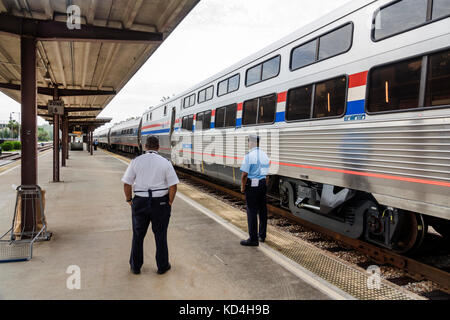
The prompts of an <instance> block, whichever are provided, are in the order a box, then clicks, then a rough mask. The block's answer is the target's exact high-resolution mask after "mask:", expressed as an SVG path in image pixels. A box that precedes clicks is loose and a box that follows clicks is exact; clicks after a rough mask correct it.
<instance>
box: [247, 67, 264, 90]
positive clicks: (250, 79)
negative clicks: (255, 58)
mask: <svg viewBox="0 0 450 320" xmlns="http://www.w3.org/2000/svg"><path fill="white" fill-rule="evenodd" d="M261 70H262V65H261V64H260V65H257V66H256V67H253V68H251V69H248V70H247V81H246V84H247V86H251V85H252V84H256V83H258V82H260V81H261Z"/></svg>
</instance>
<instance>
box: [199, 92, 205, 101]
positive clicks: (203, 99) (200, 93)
mask: <svg viewBox="0 0 450 320" xmlns="http://www.w3.org/2000/svg"><path fill="white" fill-rule="evenodd" d="M205 101H206V91H205V90H202V91H200V92H199V93H198V103H202V102H205Z"/></svg>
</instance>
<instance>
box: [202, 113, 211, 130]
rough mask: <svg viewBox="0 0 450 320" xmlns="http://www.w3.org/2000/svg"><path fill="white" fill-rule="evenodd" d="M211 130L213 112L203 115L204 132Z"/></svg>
mask: <svg viewBox="0 0 450 320" xmlns="http://www.w3.org/2000/svg"><path fill="white" fill-rule="evenodd" d="M208 129H211V110H209V111H205V113H204V115H203V130H208Z"/></svg>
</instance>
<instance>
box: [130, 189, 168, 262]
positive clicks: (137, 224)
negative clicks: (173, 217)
mask: <svg viewBox="0 0 450 320" xmlns="http://www.w3.org/2000/svg"><path fill="white" fill-rule="evenodd" d="M171 210H172V208H171V207H170V206H169V197H168V196H166V197H163V198H153V199H152V201H151V206H150V205H149V199H148V198H143V197H137V196H136V197H135V198H134V199H133V205H132V212H133V216H132V221H133V242H132V246H131V256H130V266H131V268H132V269H133V270H141V267H142V265H143V264H144V239H145V236H146V234H147V230H148V227H149V225H150V222H151V223H152V231H153V233H154V235H155V243H156V264H157V266H158V270H161V269H164V268H166V267H168V265H169V249H168V246H167V228H168V227H169V220H170V213H171Z"/></svg>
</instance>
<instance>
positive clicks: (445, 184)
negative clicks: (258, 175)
mask: <svg viewBox="0 0 450 320" xmlns="http://www.w3.org/2000/svg"><path fill="white" fill-rule="evenodd" d="M271 163H274V164H278V165H281V166H287V167H295V168H304V169H312V170H320V171H327V172H337V173H346V174H352V175H356V176H365V177H371V178H379V179H387V180H397V181H404V182H412V183H420V184H429V185H434V186H440V187H450V182H443V181H434V180H426V179H416V178H407V177H400V176H392V175H387V174H379V173H370V172H359V171H351V170H342V169H332V168H324V167H313V166H307V165H301V164H294V163H283V162H275V161H271Z"/></svg>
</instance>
